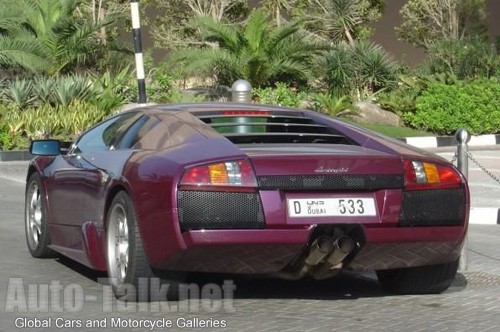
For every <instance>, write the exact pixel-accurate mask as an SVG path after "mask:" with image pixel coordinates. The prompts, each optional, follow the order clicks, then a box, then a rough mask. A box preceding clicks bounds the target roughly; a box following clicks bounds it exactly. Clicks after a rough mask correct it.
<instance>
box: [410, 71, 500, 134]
mask: <svg viewBox="0 0 500 332" xmlns="http://www.w3.org/2000/svg"><path fill="white" fill-rule="evenodd" d="M405 120H406V121H408V122H409V123H410V124H411V125H412V126H413V127H415V128H418V129H423V130H427V131H432V132H434V133H438V134H443V135H451V134H453V133H454V132H455V131H456V130H457V129H458V128H466V129H467V130H469V132H471V133H472V134H485V133H498V132H500V82H499V81H498V80H497V79H479V80H475V81H472V82H468V83H465V82H462V81H457V82H456V83H455V84H443V83H433V84H430V85H429V86H428V87H427V88H426V89H425V90H424V91H423V93H422V94H421V96H419V97H418V98H417V100H416V111H415V113H407V114H406V116H405Z"/></svg>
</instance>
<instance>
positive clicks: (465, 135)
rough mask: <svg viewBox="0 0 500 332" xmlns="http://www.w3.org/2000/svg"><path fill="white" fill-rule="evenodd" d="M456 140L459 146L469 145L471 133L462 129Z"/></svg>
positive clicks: (458, 131)
mask: <svg viewBox="0 0 500 332" xmlns="http://www.w3.org/2000/svg"><path fill="white" fill-rule="evenodd" d="M455 139H456V140H457V142H458V143H459V144H461V143H469V141H470V134H469V132H468V131H467V130H466V129H464V128H460V129H458V130H457V132H456V133H455Z"/></svg>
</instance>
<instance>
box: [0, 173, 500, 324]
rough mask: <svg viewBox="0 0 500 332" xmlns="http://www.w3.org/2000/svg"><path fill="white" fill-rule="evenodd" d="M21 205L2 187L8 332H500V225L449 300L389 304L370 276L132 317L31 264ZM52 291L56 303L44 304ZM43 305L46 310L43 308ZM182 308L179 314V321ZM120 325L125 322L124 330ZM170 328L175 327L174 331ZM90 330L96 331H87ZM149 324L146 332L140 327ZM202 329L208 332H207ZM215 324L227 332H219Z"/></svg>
mask: <svg viewBox="0 0 500 332" xmlns="http://www.w3.org/2000/svg"><path fill="white" fill-rule="evenodd" d="M4 174H5V173H4ZM23 195H24V184H23V183H22V181H19V180H18V179H17V180H16V177H14V176H12V177H11V179H6V177H5V176H4V178H2V179H0V253H1V255H0V331H15V330H26V331H55V330H58V331H59V330H60V331H103V330H106V331H108V330H109V331H145V330H155V331H158V330H182V331H219V330H228V331H361V330H370V331H471V330H478V331H497V330H498V329H499V328H500V248H499V247H500V246H499V243H500V226H497V225H491V226H489V225H471V227H470V233H469V270H468V271H467V272H466V273H465V274H463V275H462V274H461V275H459V277H458V278H457V280H456V281H455V283H454V285H453V286H452V287H451V288H450V289H449V290H448V291H447V292H445V293H443V294H441V295H422V296H416V295H414V296H393V295H389V294H386V293H384V292H383V291H382V290H381V289H380V288H379V286H378V283H377V282H376V281H375V280H374V279H373V276H372V275H363V276H359V275H344V276H341V277H340V278H338V279H334V280H327V281H322V282H313V281H310V280H304V281H298V282H290V281H270V280H245V279H236V280H234V282H235V284H236V292H235V299H234V302H233V303H231V306H228V308H229V309H231V310H226V309H227V308H226V307H225V306H223V304H221V303H218V302H217V301H215V302H214V303H212V305H210V304H209V305H208V306H203V305H201V306H200V308H198V309H199V310H196V309H197V305H196V302H192V303H188V304H189V305H191V307H189V306H188V304H186V303H183V302H170V303H161V304H162V306H161V307H160V306H159V305H160V304H158V303H157V304H153V306H151V305H148V304H142V305H137V306H135V307H134V306H129V307H126V306H125V305H124V304H123V303H122V302H117V301H116V300H114V299H113V298H112V297H110V296H109V292H108V290H109V287H107V286H106V285H105V284H102V283H100V282H99V281H98V279H99V278H101V277H105V276H104V275H102V274H97V273H94V272H93V271H90V270H88V269H86V268H84V267H82V266H80V265H78V264H76V263H73V262H71V261H68V260H66V259H63V258H53V259H43V260H39V259H34V258H32V257H31V256H30V254H29V253H28V250H27V248H26V244H25V238H24V225H23V205H24V203H23V200H24V198H23ZM190 281H191V282H196V283H197V284H198V285H199V286H200V287H203V286H204V285H206V284H208V283H219V284H220V283H222V279H219V278H215V279H213V278H207V277H195V278H192V279H191V280H190ZM49 285H50V286H51V288H50V292H49V290H48V289H49ZM52 286H54V289H55V291H54V293H53V292H52V290H53V288H52ZM45 291H47V292H48V293H49V294H50V296H49V295H44V294H43V293H44V292H45ZM37 298H38V299H39V300H40V299H41V300H40V301H36V299H37ZM198 304H199V303H198ZM218 304H221V306H220V307H219V306H218ZM176 307H177V309H178V310H177V312H172V311H174V309H176ZM24 310H25V312H23V311H24ZM19 311H21V312H19ZM179 311H180V312H179ZM120 317H121V318H124V320H121V321H120V320H118V318H120ZM48 318H51V320H50V324H51V326H50V328H49V327H47V328H45V327H40V326H39V327H36V326H37V324H38V325H42V324H49V323H48V322H49V321H48V320H47V319H48ZM128 319H130V320H128ZM151 322H156V323H155V324H157V325H158V324H160V325H161V324H163V325H161V326H156V327H155V328H154V329H151V328H148V327H149V325H148V326H146V327H145V324H151ZM168 322H171V323H172V327H168ZM85 324H93V325H94V327H90V328H86V327H85ZM141 324H142V327H134V326H139V325H141ZM200 324H205V326H209V327H205V328H202V327H200V326H201V325H200ZM216 324H219V326H223V325H225V326H226V328H221V327H215V325H216ZM165 325H166V326H165ZM19 326H25V327H24V328H22V327H21V328H19ZM26 326H35V327H32V328H26ZM61 326H63V327H61ZM64 326H66V327H64ZM71 326H72V327H71ZM131 326H132V327H131ZM186 326H198V327H199V328H189V327H186ZM210 326H212V327H210Z"/></svg>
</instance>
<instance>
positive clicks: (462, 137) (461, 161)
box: [455, 128, 470, 272]
mask: <svg viewBox="0 0 500 332" xmlns="http://www.w3.org/2000/svg"><path fill="white" fill-rule="evenodd" d="M455 139H456V140H457V142H458V144H457V167H458V170H459V171H460V172H462V174H463V175H464V177H465V178H466V179H467V178H468V177H469V164H468V162H469V160H468V156H467V143H468V142H469V141H470V134H469V133H468V132H467V130H465V129H463V128H461V129H459V130H457V132H456V133H455ZM468 250H469V239H468V232H467V233H466V234H465V239H464V245H463V247H462V252H461V254H460V264H459V266H458V270H459V271H460V272H465V271H467V268H468Z"/></svg>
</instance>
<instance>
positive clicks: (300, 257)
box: [177, 109, 468, 293]
mask: <svg viewBox="0 0 500 332" xmlns="http://www.w3.org/2000/svg"><path fill="white" fill-rule="evenodd" d="M193 114H194V115H195V116H196V117H197V118H199V119H200V120H202V121H203V122H204V123H206V124H207V125H209V126H211V127H212V128H213V129H215V130H216V131H217V132H219V133H220V134H222V135H223V136H224V137H226V138H227V139H229V140H230V141H231V142H232V143H233V144H235V145H236V146H237V147H238V148H239V149H240V150H241V151H242V152H244V154H245V155H246V158H244V159H240V160H228V161H224V162H216V163H211V164H205V165H199V166H195V167H187V168H186V169H185V171H184V174H183V176H182V178H181V180H180V183H179V187H178V190H179V191H178V201H177V202H178V210H179V215H178V218H179V223H180V226H181V231H182V232H183V234H184V236H185V237H189V236H193V235H194V234H198V233H199V232H205V233H206V232H207V230H219V231H220V232H221V233H223V234H224V236H225V237H226V238H227V239H229V240H228V242H233V241H235V242H238V241H239V242H240V243H239V244H238V246H234V247H235V248H234V249H230V250H229V251H228V252H226V251H225V250H226V249H227V248H226V244H228V243H226V242H225V241H221V242H220V243H219V244H220V247H219V246H216V247H213V246H211V245H207V247H206V248H204V250H205V249H206V252H205V254H202V253H200V252H199V247H198V244H194V248H193V250H191V249H188V250H186V251H185V253H184V259H183V260H184V261H185V262H190V261H192V262H193V264H194V265H196V266H192V267H191V266H186V265H189V263H187V264H186V265H183V268H184V269H190V268H192V269H193V270H197V269H198V270H199V269H202V270H204V271H206V272H233V273H265V274H268V275H271V276H274V277H279V278H287V279H298V278H302V277H304V276H306V275H310V276H312V277H313V278H316V279H325V278H329V277H333V276H335V275H336V274H337V273H338V272H339V271H340V270H341V269H343V268H345V269H351V270H375V271H377V274H378V277H379V279H380V281H381V283H382V285H383V286H384V288H386V289H387V290H390V291H394V292H399V293H435V292H441V291H443V290H445V289H446V288H447V287H448V286H449V285H450V284H451V282H452V280H453V278H454V276H455V272H456V269H457V264H458V259H459V254H460V249H461V244H462V240H463V238H464V234H465V230H466V224H467V223H466V220H467V218H468V215H467V214H468V213H467V211H468V189H467V185H466V183H465V180H464V178H463V177H462V176H461V175H460V173H459V172H458V171H457V170H456V168H455V167H454V166H453V165H451V164H449V163H447V162H446V161H443V160H442V159H440V158H438V157H435V156H432V155H429V154H421V153H419V152H417V150H413V149H410V148H408V147H406V146H403V145H402V144H401V145H399V144H398V143H395V142H390V144H391V146H390V147H387V146H384V147H383V149H377V148H378V147H379V146H380V143H381V142H383V139H382V138H380V137H378V136H372V137H369V139H367V137H366V136H364V135H363V133H362V132H358V133H353V132H352V131H351V130H355V129H354V128H352V127H349V126H347V127H343V126H342V125H338V124H335V123H333V121H332V120H330V119H328V118H324V117H322V116H320V115H317V114H313V113H306V112H294V113H292V112H283V111H281V112H280V111H276V110H274V111H269V110H238V109H237V110H222V111H220V110H214V111H204V112H198V113H197V112H193ZM349 134H351V135H349ZM381 150H382V151H381ZM231 230H232V231H231ZM237 230H241V231H239V232H238V231H237ZM216 233H217V232H212V233H209V234H207V235H206V237H205V239H206V238H207V237H210V236H211V235H210V234H214V235H213V236H214V242H213V243H218V242H217V238H218V236H217V235H216ZM233 236H235V237H236V238H238V240H234V238H233ZM195 237H196V236H195ZM262 238H266V239H267V241H261V239H262ZM304 239H307V240H306V243H303V241H304ZM269 245H271V246H276V248H279V249H280V250H275V251H273V250H270V248H269V247H268V246H269ZM259 248H260V249H261V250H260V249H259ZM191 252H194V255H193V256H190V253H191ZM220 252H222V253H228V254H229V255H230V257H227V256H226V257H222V256H223V255H222V256H221V255H220V254H217V253H220ZM200 255H201V256H200ZM201 261H202V262H203V263H200V262H201ZM221 261H222V262H225V263H221ZM227 262H230V263H227ZM263 262H265V263H263ZM226 263H227V264H226ZM256 263H258V264H260V265H259V267H258V268H256V269H255V270H252V266H255V264H256ZM201 265H203V266H201ZM221 268H222V269H223V271H221Z"/></svg>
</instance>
